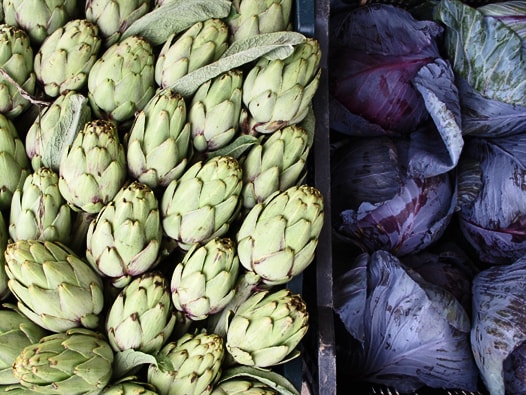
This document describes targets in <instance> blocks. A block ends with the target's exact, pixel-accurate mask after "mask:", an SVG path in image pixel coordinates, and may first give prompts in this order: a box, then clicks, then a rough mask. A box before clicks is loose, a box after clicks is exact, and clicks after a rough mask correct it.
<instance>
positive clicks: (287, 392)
mask: <svg viewBox="0 0 526 395" xmlns="http://www.w3.org/2000/svg"><path fill="white" fill-rule="evenodd" d="M237 377H248V378H251V379H253V380H257V381H259V382H261V383H263V384H266V385H268V386H269V387H271V388H273V389H275V390H276V391H277V392H278V393H279V394H281V395H299V392H298V390H297V389H296V388H295V387H294V385H292V383H291V382H290V381H288V380H287V379H286V378H285V377H284V376H282V375H280V374H279V373H277V372H274V371H271V370H263V369H258V368H254V367H252V366H238V367H234V368H230V369H228V370H226V371H224V372H223V374H222V375H221V380H220V381H226V380H228V379H232V378H237Z"/></svg>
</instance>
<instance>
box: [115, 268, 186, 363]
mask: <svg viewBox="0 0 526 395" xmlns="http://www.w3.org/2000/svg"><path fill="white" fill-rule="evenodd" d="M175 324H176V315H175V313H174V311H173V306H172V304H171V303H170V290H169V289H168V284H167V282H166V280H165V278H164V277H163V275H162V274H160V273H157V272H152V271H150V272H148V273H145V274H143V275H142V276H140V277H137V278H135V279H134V280H133V281H132V282H130V283H129V284H128V285H127V286H126V287H124V288H123V289H122V290H121V292H120V293H119V294H118V295H117V298H116V299H115V301H114V302H113V304H112V305H111V307H110V309H109V312H108V316H107V320H106V331H107V333H108V340H109V343H110V345H111V347H112V348H113V350H115V351H125V350H136V351H142V352H145V353H149V354H155V353H157V352H159V351H160V350H161V348H162V346H164V344H165V343H166V342H167V341H168V338H169V337H170V335H171V334H172V331H173V329H174V327H175Z"/></svg>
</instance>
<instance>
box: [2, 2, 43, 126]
mask: <svg viewBox="0 0 526 395" xmlns="http://www.w3.org/2000/svg"><path fill="white" fill-rule="evenodd" d="M4 3H5V2H4ZM4 6H5V4H4ZM33 60H34V54H33V48H32V47H31V41H30V39H29V36H28V35H27V33H26V32H25V31H24V30H22V29H19V28H17V27H15V26H11V25H6V24H2V25H0V69H1V72H2V73H0V113H1V114H4V115H6V116H7V117H9V118H16V117H17V116H19V115H20V114H22V112H24V111H25V110H26V109H27V108H28V107H29V105H30V102H29V100H28V99H27V98H25V97H24V96H22V94H21V93H20V91H19V89H18V86H19V87H20V88H21V89H22V90H24V91H25V92H26V93H28V94H33V93H34V92H35V85H36V76H35V73H34V71H33ZM17 85H18V86H17Z"/></svg>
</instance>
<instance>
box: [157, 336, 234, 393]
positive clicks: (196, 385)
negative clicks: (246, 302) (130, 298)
mask: <svg viewBox="0 0 526 395" xmlns="http://www.w3.org/2000/svg"><path fill="white" fill-rule="evenodd" d="M159 354H160V356H162V357H164V358H166V359H168V361H170V363H171V365H172V367H173V369H170V370H167V369H162V367H160V366H155V365H150V366H149V367H148V382H149V383H150V384H152V385H154V386H155V387H156V388H157V391H158V392H159V394H161V395H179V394H181V395H183V394H184V395H187V394H202V395H207V394H210V393H211V392H212V388H213V386H214V384H215V382H216V381H217V380H218V379H219V377H220V375H221V365H222V363H223V358H224V356H225V348H224V343H223V339H222V338H221V337H220V336H218V335H216V334H215V333H207V332H206V331H203V332H199V333H195V334H194V333H186V334H185V335H183V336H182V337H180V338H179V339H178V340H177V341H172V342H169V343H168V344H166V345H165V346H164V347H163V348H162V349H161V351H160V353H159Z"/></svg>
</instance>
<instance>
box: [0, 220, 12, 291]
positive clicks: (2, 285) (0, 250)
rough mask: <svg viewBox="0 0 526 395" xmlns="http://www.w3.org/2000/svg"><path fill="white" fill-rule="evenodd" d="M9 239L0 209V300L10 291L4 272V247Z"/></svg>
mask: <svg viewBox="0 0 526 395" xmlns="http://www.w3.org/2000/svg"><path fill="white" fill-rule="evenodd" d="M8 239H9V231H8V228H7V223H6V221H5V219H4V214H2V212H1V211H0V300H4V299H6V298H7V297H8V296H9V295H11V292H10V291H9V287H8V286H7V281H8V278H7V273H6V272H5V255H4V254H5V249H6V248H7V243H8Z"/></svg>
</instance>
